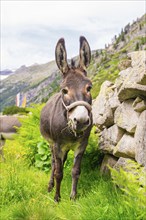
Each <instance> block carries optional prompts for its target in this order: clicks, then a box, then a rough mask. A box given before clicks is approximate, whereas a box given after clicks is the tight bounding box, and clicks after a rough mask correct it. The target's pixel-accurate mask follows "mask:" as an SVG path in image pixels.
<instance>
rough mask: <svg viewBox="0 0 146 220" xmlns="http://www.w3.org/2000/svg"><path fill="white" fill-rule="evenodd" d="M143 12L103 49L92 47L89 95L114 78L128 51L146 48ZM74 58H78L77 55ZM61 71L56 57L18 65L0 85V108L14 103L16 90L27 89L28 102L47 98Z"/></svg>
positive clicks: (94, 94)
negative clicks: (36, 62) (33, 63)
mask: <svg viewBox="0 0 146 220" xmlns="http://www.w3.org/2000/svg"><path fill="white" fill-rule="evenodd" d="M145 33H146V15H143V16H142V17H141V18H140V19H137V21H135V22H133V23H132V24H131V25H130V24H127V25H126V26H125V27H124V28H123V29H122V30H121V33H120V34H119V36H114V38H113V40H112V43H111V44H109V45H105V49H100V50H95V51H92V61H91V64H90V66H89V68H88V72H89V77H90V78H91V79H92V81H93V91H92V95H93V98H95V97H96V96H97V95H98V92H99V89H100V85H101V84H102V82H103V81H104V80H108V79H109V80H111V81H114V80H115V78H116V77H117V75H118V73H119V71H120V70H121V69H122V68H125V67H124V66H125V65H127V64H128V63H129V65H130V61H128V60H127V53H129V52H131V51H134V50H145V49H146V36H145ZM74 60H75V61H76V62H77V60H78V57H75V58H74ZM60 80H61V74H60V73H59V70H58V68H57V66H56V63H55V61H51V62H48V63H46V64H42V65H38V64H35V65H32V66H29V67H26V66H21V67H20V68H19V69H17V70H16V71H15V73H14V74H12V75H10V76H9V77H8V78H6V79H5V80H3V81H2V82H1V85H0V91H1V92H2V95H1V97H0V102H1V106H0V111H1V110H2V109H3V108H4V107H5V106H9V105H14V104H15V97H16V94H17V93H18V92H24V93H27V104H28V105H29V104H30V103H32V102H35V103H40V102H42V101H46V100H47V99H48V98H49V97H50V95H51V94H52V93H54V92H56V91H58V90H59V83H60Z"/></svg>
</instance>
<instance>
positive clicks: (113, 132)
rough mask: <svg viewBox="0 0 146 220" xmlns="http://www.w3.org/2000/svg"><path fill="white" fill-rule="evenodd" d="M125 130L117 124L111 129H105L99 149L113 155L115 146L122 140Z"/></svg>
mask: <svg viewBox="0 0 146 220" xmlns="http://www.w3.org/2000/svg"><path fill="white" fill-rule="evenodd" d="M123 134H124V130H123V129H121V128H119V127H118V126H117V125H116V124H115V125H113V126H111V127H110V128H108V129H107V128H105V129H104V130H103V131H102V132H101V136H100V141H99V149H100V150H102V151H103V152H106V153H113V151H114V148H115V146H116V145H117V143H118V142H119V140H120V139H121V138H122V136H123Z"/></svg>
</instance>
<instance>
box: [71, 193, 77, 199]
mask: <svg viewBox="0 0 146 220" xmlns="http://www.w3.org/2000/svg"><path fill="white" fill-rule="evenodd" d="M76 198H77V196H76V194H74V193H71V195H70V200H73V201H75V200H76Z"/></svg>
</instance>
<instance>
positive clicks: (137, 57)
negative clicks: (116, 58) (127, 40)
mask: <svg viewBox="0 0 146 220" xmlns="http://www.w3.org/2000/svg"><path fill="white" fill-rule="evenodd" d="M128 57H130V58H131V61H132V62H131V65H132V67H137V66H138V67H141V66H143V67H146V51H135V52H131V53H128Z"/></svg>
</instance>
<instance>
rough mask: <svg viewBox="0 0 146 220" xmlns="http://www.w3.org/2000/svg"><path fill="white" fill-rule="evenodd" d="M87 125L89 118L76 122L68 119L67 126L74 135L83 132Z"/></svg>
mask: <svg viewBox="0 0 146 220" xmlns="http://www.w3.org/2000/svg"><path fill="white" fill-rule="evenodd" d="M89 125H90V120H88V121H87V122H83V123H78V122H77V121H72V120H69V122H68V126H69V128H70V129H71V131H72V132H73V133H74V135H75V136H78V135H80V134H83V132H84V131H85V130H86V129H87V128H88V127H89Z"/></svg>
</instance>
